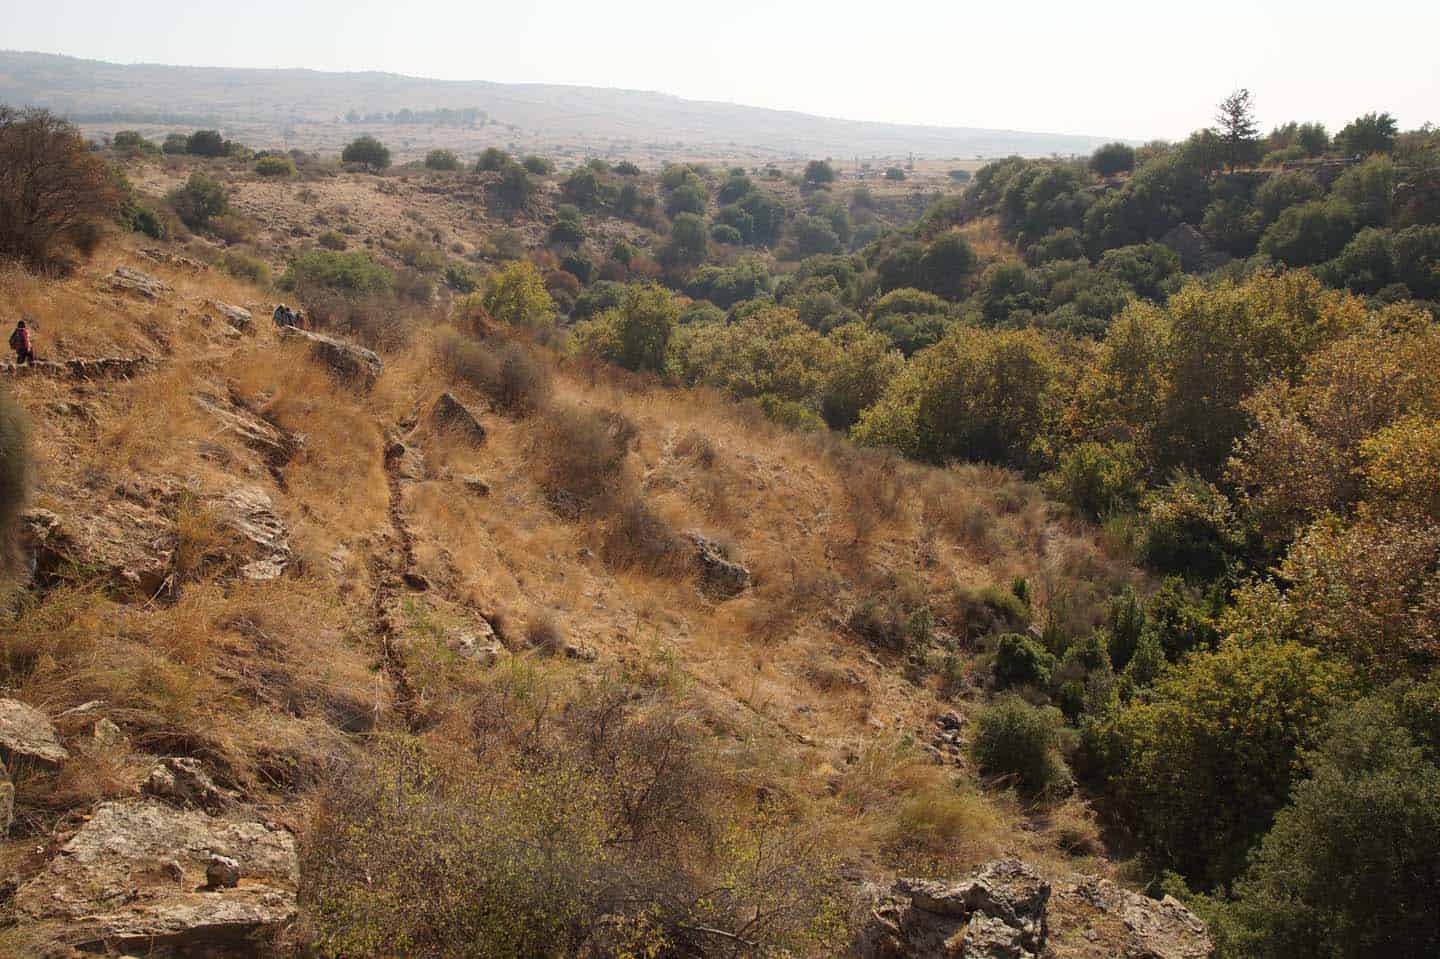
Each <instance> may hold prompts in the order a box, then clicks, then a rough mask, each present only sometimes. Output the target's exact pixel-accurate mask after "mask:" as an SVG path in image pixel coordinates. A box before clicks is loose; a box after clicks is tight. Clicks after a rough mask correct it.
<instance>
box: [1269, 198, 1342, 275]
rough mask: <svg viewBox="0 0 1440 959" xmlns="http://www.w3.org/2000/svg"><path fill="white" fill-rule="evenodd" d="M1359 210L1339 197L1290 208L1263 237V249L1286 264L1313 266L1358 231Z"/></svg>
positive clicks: (1322, 260) (1336, 252) (1333, 253)
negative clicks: (1357, 214)
mask: <svg viewBox="0 0 1440 959" xmlns="http://www.w3.org/2000/svg"><path fill="white" fill-rule="evenodd" d="M1355 226H1356V223H1355V210H1354V208H1353V207H1351V206H1350V204H1348V203H1346V202H1344V201H1343V200H1339V199H1336V198H1333V197H1332V198H1331V199H1329V200H1312V201H1311V202H1309V203H1301V204H1299V205H1297V206H1292V207H1289V208H1288V209H1286V210H1285V211H1284V212H1283V213H1281V214H1280V216H1279V217H1278V218H1277V219H1276V220H1275V222H1274V223H1272V224H1270V226H1269V227H1268V228H1267V229H1266V230H1265V232H1264V234H1262V235H1261V237H1260V250H1261V252H1263V253H1264V254H1265V255H1266V256H1270V257H1273V258H1274V259H1276V260H1279V261H1280V262H1281V263H1284V264H1285V265H1286V266H1313V265H1314V264H1316V263H1323V262H1324V261H1325V260H1328V259H1330V258H1332V257H1334V256H1336V255H1338V254H1339V253H1340V251H1341V250H1343V249H1344V248H1345V244H1346V243H1349V242H1350V238H1351V237H1352V236H1354V235H1355Z"/></svg>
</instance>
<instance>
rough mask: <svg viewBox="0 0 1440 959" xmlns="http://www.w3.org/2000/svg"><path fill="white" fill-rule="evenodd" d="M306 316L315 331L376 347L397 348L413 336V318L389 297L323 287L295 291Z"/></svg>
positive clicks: (376, 348)
mask: <svg viewBox="0 0 1440 959" xmlns="http://www.w3.org/2000/svg"><path fill="white" fill-rule="evenodd" d="M295 295H296V298H297V299H298V300H299V301H300V302H301V303H303V304H304V305H305V316H306V319H307V320H308V321H309V322H310V324H311V325H312V326H313V327H315V328H316V329H318V330H326V331H329V332H332V333H338V334H341V335H343V336H346V337H348V338H350V339H353V340H355V341H357V342H359V343H362V344H364V345H365V346H367V347H369V348H371V349H375V350H396V349H400V348H402V347H404V346H406V345H407V344H408V343H409V342H410V340H411V339H413V337H414V328H415V325H416V320H415V318H414V317H412V316H410V315H409V314H407V313H406V311H405V310H404V309H403V308H402V307H401V306H400V304H399V302H398V301H396V300H395V299H394V298H392V297H383V296H368V297H355V296H345V295H343V294H340V293H337V292H335V291H334V290H327V289H324V288H322V287H315V288H303V289H300V290H297V291H296V293H295Z"/></svg>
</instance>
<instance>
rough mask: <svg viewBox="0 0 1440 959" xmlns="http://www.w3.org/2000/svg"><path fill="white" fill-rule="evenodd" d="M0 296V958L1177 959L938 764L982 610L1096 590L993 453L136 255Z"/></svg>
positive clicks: (1080, 541) (1066, 820) (1104, 865)
mask: <svg viewBox="0 0 1440 959" xmlns="http://www.w3.org/2000/svg"><path fill="white" fill-rule="evenodd" d="M0 301H3V302H4V303H6V304H7V310H8V311H13V312H14V313H16V314H20V315H24V316H27V317H30V318H31V319H32V321H33V326H34V328H35V331H36V343H37V348H38V352H39V354H40V359H41V362H40V363H38V364H36V365H35V366H34V367H28V368H21V369H15V368H14V367H9V366H7V367H5V368H4V374H5V379H6V381H7V383H6V388H8V389H10V390H12V391H13V393H14V395H15V396H16V397H17V398H18V400H19V402H20V404H21V405H22V406H23V407H24V409H25V410H26V412H27V413H28V416H29V419H30V426H31V430H32V434H33V447H34V456H35V464H34V478H35V482H34V490H33V496H32V498H31V501H30V503H29V504H28V508H27V510H26V512H25V513H24V515H23V530H22V534H23V535H22V540H23V543H24V555H23V556H22V557H21V560H20V562H19V564H18V566H19V568H18V570H17V576H16V578H17V579H18V583H17V587H16V588H17V592H16V594H15V600H14V601H13V603H12V604H11V605H10V606H9V608H8V609H7V612H6V613H5V618H4V621H3V626H0V630H3V631H0V649H3V657H0V754H3V756H4V759H5V766H6V769H7V771H8V783H6V784H5V785H3V786H0V825H3V826H4V827H5V836H6V838H5V839H4V840H3V841H0V890H3V893H0V895H3V918H0V922H3V929H0V954H6V955H42V954H53V955H66V954H69V953H68V951H67V950H69V949H72V948H78V949H81V950H85V951H90V952H94V951H100V950H108V951H116V950H118V951H120V952H130V953H139V954H167V953H170V952H178V953H181V954H195V955H257V954H266V955H268V954H276V955H289V954H296V953H304V954H314V953H318V954H323V955H336V956H339V955H374V954H407V955H440V954H454V955H458V954H474V955H480V954H487V955H489V954H494V955H500V954H504V955H539V954H550V953H549V952H545V951H544V950H553V949H554V948H555V946H554V945H553V943H556V942H564V943H569V944H571V945H570V946H567V947H565V949H568V950H570V951H573V952H575V953H584V954H587V955H614V954H634V953H627V952H626V950H627V949H635V948H638V946H637V943H639V944H645V945H646V947H647V948H651V947H653V949H655V950H656V951H653V952H651V953H649V954H666V955H670V954H674V955H710V954H715V955H720V954H725V955H740V954H771V953H774V952H775V951H776V950H779V949H781V948H788V949H790V950H792V953H793V954H801V955H835V954H841V953H844V952H846V951H847V950H855V951H856V952H858V953H860V954H864V955H875V956H907V955H913V956H929V955H937V956H938V955H947V956H950V955H959V956H995V957H999V956H1038V955H1045V956H1056V957H1066V956H1095V957H1099V956H1114V955H1122V954H1123V955H1126V956H1134V957H1142V956H1157V957H1166V959H1169V957H1200V956H1204V955H1206V954H1208V948H1209V947H1208V941H1207V939H1206V937H1205V933H1204V929H1203V927H1201V926H1199V925H1198V923H1197V921H1196V920H1195V919H1194V917H1193V916H1190V915H1189V914H1188V913H1187V912H1185V910H1184V909H1183V908H1182V907H1181V906H1179V904H1178V903H1175V902H1174V901H1173V900H1167V901H1165V902H1163V903H1162V902H1156V901H1154V900H1150V899H1146V898H1144V897H1142V896H1139V895H1138V894H1136V893H1134V892H1131V891H1127V890H1126V889H1125V887H1124V871H1123V869H1121V868H1120V867H1118V866H1117V865H1116V864H1114V863H1112V862H1111V861H1110V860H1109V859H1108V858H1107V856H1106V855H1105V848H1104V844H1103V843H1102V841H1101V838H1100V836H1099V833H1098V830H1097V828H1096V827H1095V825H1094V819H1093V816H1092V814H1091V813H1090V811H1089V809H1088V807H1087V805H1086V804H1085V803H1084V802H1083V801H1082V800H1081V799H1080V798H1079V797H1078V796H1074V795H1072V796H1069V797H1063V796H1062V797H1055V798H1052V799H1051V800H1049V801H1046V802H1043V803H1039V802H1034V801H1032V800H1030V799H1026V798H1022V797H1021V796H1019V795H1018V794H1017V793H1016V792H1014V791H1013V789H1010V788H1008V787H1009V785H1010V784H1009V783H1008V782H1006V781H1004V780H995V779H990V778H987V777H985V776H982V775H981V773H980V772H979V771H978V770H977V769H976V767H975V765H974V760H973V759H972V758H971V754H970V752H969V750H968V748H967V747H968V745H969V743H970V741H971V739H972V737H973V726H974V723H973V721H972V720H973V716H974V713H975V711H976V710H978V709H979V708H980V707H981V706H982V705H983V703H984V702H985V701H986V700H987V698H988V697H989V695H990V692H989V690H987V688H986V683H987V681H988V676H989V675H990V671H989V669H988V666H987V657H988V656H989V653H990V650H991V649H992V648H993V635H994V634H995V633H997V632H999V631H1001V630H1003V629H1016V630H1023V629H1025V628H1027V627H1030V626H1032V625H1033V626H1034V628H1036V629H1038V628H1039V624H1042V623H1046V624H1058V623H1063V621H1065V620H1066V619H1067V618H1075V619H1077V620H1083V621H1086V622H1087V625H1088V624H1089V620H1091V619H1094V618H1097V617H1098V616H1099V615H1100V612H1099V610H1100V609H1101V607H1102V601H1103V598H1104V597H1106V596H1108V595H1110V593H1111V592H1112V591H1113V590H1114V589H1115V588H1116V587H1118V586H1119V585H1120V584H1123V583H1128V582H1136V581H1138V579H1139V574H1138V573H1137V572H1136V571H1135V570H1134V569H1133V568H1131V567H1129V566H1127V565H1126V564H1125V563H1123V562H1121V561H1119V560H1116V559H1112V558H1110V557H1109V556H1107V554H1106V553H1105V551H1104V550H1103V549H1102V548H1101V546H1100V545H1099V544H1098V543H1097V541H1096V540H1095V538H1094V536H1093V531H1091V530H1089V529H1087V528H1086V527H1085V526H1083V525H1082V524H1080V523H1079V522H1078V521H1076V520H1073V519H1071V518H1069V517H1068V516H1067V515H1065V514H1064V513H1062V512H1061V511H1058V510H1057V509H1055V508H1053V507H1052V506H1050V505H1049V504H1047V503H1046V501H1045V500H1044V499H1043V497H1042V496H1040V494H1039V493H1038V492H1037V491H1036V490H1035V489H1033V488H1032V487H1030V486H1027V485H1026V484H1023V483H1022V482H1020V481H1019V480H1018V479H1016V478H1015V477H1014V476H1013V475H1011V474H1008V473H1005V472H1003V471H999V470H991V469H985V468H978V467H969V468H963V469H956V470H951V471H937V470H930V469H922V468H920V467H917V466H913V465H908V464H904V463H900V462H897V461H895V460H893V459H890V458H887V457H884V456H881V455H878V454H862V453H860V452H857V451H855V450H853V449H851V448H850V447H848V446H846V445H844V444H841V443H840V442H838V441H836V440H833V439H831V438H829V437H828V435H815V434H797V433H790V432H786V431H783V430H781V429H780V428H779V427H777V426H775V425H774V424H772V423H771V422H769V421H768V420H765V419H764V418H763V417H761V416H760V415H758V414H757V413H753V412H751V411H748V410H745V409H742V408H739V407H736V406H734V405H732V404H730V403H728V402H726V401H723V400H721V399H719V398H717V397H715V396H713V395H710V394H707V393H704V392H680V391H675V390H668V389H661V388H659V387H656V386H653V385H648V384H646V383H644V382H640V381H636V380H632V379H629V378H622V377H619V376H618V375H617V374H615V373H614V372H613V371H608V370H605V369H597V368H594V367H590V366H577V365H573V364H572V363H558V362H557V361H556V360H555V359H554V358H553V357H551V356H550V355H549V354H548V353H547V352H546V350H545V349H544V348H543V347H540V346H537V345H534V344H529V343H525V342H520V341H510V340H506V339H504V338H501V337H498V336H496V335H493V334H490V335H488V336H486V335H485V331H477V330H465V331H459V330H454V329H451V328H449V327H445V326H440V325H432V324H434V323H435V322H436V321H435V320H433V318H432V319H426V318H423V317H419V318H416V319H415V323H416V326H415V328H414V330H413V334H412V335H410V336H408V337H407V338H406V345H405V346H404V347H403V348H397V349H390V350H387V351H384V352H382V353H378V354H377V353H375V352H371V351H370V350H369V349H366V348H365V347H363V346H360V345H358V344H354V343H349V342H346V341H343V340H339V339H335V338H332V337H329V336H327V335H325V334H320V333H313V332H306V331H295V332H288V333H287V335H285V336H281V335H280V331H277V330H276V329H275V327H274V326H273V324H272V323H271V321H270V318H269V313H270V309H271V306H272V304H271V303H269V302H266V301H265V297H264V295H263V294H261V293H260V292H259V291H258V290H257V289H255V288H252V287H249V286H247V285H245V284H244V283H243V282H241V281H238V280H235V279H233V278H230V277H227V276H224V275H222V274H219V273H218V272H214V271H211V270H209V269H207V268H205V267H203V266H202V265H200V264H198V263H195V262H193V261H190V260H187V259H185V258H184V257H179V256H175V255H173V254H171V253H168V252H166V251H164V250H150V251H145V250H141V249H140V248H139V247H138V246H129V245H125V246H122V245H111V246H108V247H106V248H104V249H102V251H101V252H100V254H99V255H98V256H97V258H96V259H95V260H94V261H93V264H92V266H91V267H87V268H84V269H81V270H80V271H79V272H77V273H76V274H75V275H73V276H71V277H70V278H68V279H65V280H50V279H44V278H39V277H36V276H33V275H30V274H26V273H23V272H20V271H18V270H11V271H8V272H5V273H3V274H0ZM6 318H7V319H9V316H8V313H7V317H6ZM479 797H484V798H479ZM536 822H541V823H549V824H553V825H554V827H555V828H553V829H552V828H550V827H549V826H546V827H544V828H541V827H537V826H535V823H536ZM537 829H538V832H537V831H536V830H537ZM536 836H543V837H545V843H548V844H552V845H544V844H542V846H537V843H536V840H535V837H536ZM507 837H512V838H514V843H513V845H505V843H506V842H508V841H509V840H508V839H507ZM587 837H588V838H587ZM592 840H593V841H592ZM567 843H568V844H569V845H567ZM497 844H498V845H497ZM542 847H543V848H544V849H547V850H550V853H552V854H547V855H546V856H543V857H541V858H540V859H537V860H532V859H528V858H526V856H527V855H531V854H534V850H535V849H537V848H542ZM535 855H538V854H535ZM1005 857H1012V858H1005ZM499 863H505V864H507V868H511V869H513V870H515V871H514V872H512V873H504V874H501V873H496V872H494V871H493V870H494V869H498V868H499V867H498V865H497V864H499ZM516 863H519V865H515V864H516ZM556 863H562V864H563V865H564V868H563V869H557V868H556ZM986 863H990V865H985V864H986ZM527 864H528V865H527ZM982 867H983V868H982ZM977 870H978V871H977ZM966 876H969V877H970V878H968V879H965V880H964V881H961V879H962V877H966ZM898 877H924V878H923V879H920V878H906V879H904V881H901V882H898V883H897V882H896V880H897V878H898ZM616 889H620V890H622V892H623V894H619V893H615V892H614V891H615V890H616ZM887 890H888V892H886V891H887ZM507 896H511V897H512V898H510V899H507V898H506V897H507ZM635 902H643V903H647V904H649V905H646V906H645V908H643V909H637V908H635V907H634V905H633V904H634V903H635ZM476 903H482V904H484V905H485V907H486V908H485V909H484V910H481V911H480V912H478V913H474V914H472V911H467V910H472V907H475V904H476ZM595 903H603V904H604V905H605V909H604V912H603V914H599V908H600V907H599V906H596V905H594V904H595ZM587 910H588V911H587ZM446 917H449V918H448V919H447V918H446ZM497 917H500V918H497ZM516 917H520V918H516ZM462 919H463V922H462ZM502 919H503V925H504V928H503V934H502V932H496V931H495V930H496V929H499V926H497V925H496V924H497V923H501V922H502ZM422 920H423V921H422ZM522 920H523V921H522ZM447 923H448V925H447ZM467 923H468V924H467ZM537 930H538V931H537ZM491 935H494V936H496V937H497V938H493V939H486V938H483V937H485V936H491ZM452 936H453V937H458V938H454V939H451V938H447V937H452ZM477 937H480V938H477ZM502 941H503V942H505V943H507V945H506V947H505V949H500V948H499V947H497V948H496V950H495V951H494V952H490V951H488V950H487V949H485V948H480V949H479V951H475V950H476V949H477V948H478V947H477V946H476V945H475V943H476V942H502ZM457 942H466V943H469V945H468V946H463V947H462V946H457V945H455V943H457ZM547 942H548V943H551V945H546V946H544V947H543V949H542V947H541V946H540V945H537V943H547ZM377 944H385V945H377ZM46 950H50V951H49V952H47V951H46ZM306 950H311V951H312V952H311V953H305V951H306ZM466 950H469V951H466ZM506 950H508V951H506Z"/></svg>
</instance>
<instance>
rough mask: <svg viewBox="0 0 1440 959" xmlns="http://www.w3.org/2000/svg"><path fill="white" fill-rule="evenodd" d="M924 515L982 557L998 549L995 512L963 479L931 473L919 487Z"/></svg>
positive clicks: (935, 526)
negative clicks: (962, 481)
mask: <svg viewBox="0 0 1440 959" xmlns="http://www.w3.org/2000/svg"><path fill="white" fill-rule="evenodd" d="M920 503H921V511H922V512H921V519H922V522H924V523H925V524H926V525H927V526H930V527H933V528H936V529H939V530H941V531H943V532H944V533H945V535H947V536H949V537H950V538H951V539H952V540H954V541H955V542H957V543H961V544H963V545H965V546H967V547H969V549H970V550H971V551H972V552H973V553H975V554H976V555H977V556H979V557H981V558H986V557H989V556H992V555H994V554H995V552H996V551H997V545H996V542H995V535H994V530H995V515H994V514H993V513H992V512H991V511H990V508H989V507H988V506H986V505H985V504H984V503H982V502H981V501H980V500H979V499H978V498H977V497H976V496H975V494H974V492H973V491H972V490H971V489H969V488H967V487H966V486H965V485H964V484H962V483H961V482H960V481H958V480H956V479H955V478H954V477H952V476H951V475H949V474H943V473H936V474H932V475H931V476H930V477H929V479H928V480H927V481H926V482H925V483H924V485H922V486H921V487H920Z"/></svg>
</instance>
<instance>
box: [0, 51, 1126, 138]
mask: <svg viewBox="0 0 1440 959" xmlns="http://www.w3.org/2000/svg"><path fill="white" fill-rule="evenodd" d="M0 102H4V103H7V104H10V105H12V106H20V105H36V106H44V107H48V108H50V109H52V110H55V111H57V112H60V113H64V114H66V115H69V116H71V117H73V118H74V119H76V120H77V122H80V123H82V124H87V123H90V124H104V123H107V122H110V121H114V122H135V123H153V124H159V125H165V124H175V125H194V124H195V123H198V122H208V123H212V124H216V125H224V124H234V125H244V126H250V127H252V128H253V127H254V126H255V125H261V126H263V127H274V128H275V130H276V131H277V132H276V134H275V135H276V136H277V137H278V136H279V135H280V134H279V130H280V129H281V128H286V130H287V131H295V132H294V139H296V140H301V141H303V140H305V139H307V138H306V137H305V135H304V131H303V130H300V129H298V128H303V127H305V126H307V125H319V124H332V125H333V124H335V123H337V122H339V121H341V120H342V119H343V118H344V117H345V116H346V115H347V114H350V113H351V111H354V112H355V113H356V114H358V115H359V116H360V117H362V118H363V117H364V116H366V115H375V114H387V113H397V112H399V111H402V110H408V111H422V112H433V111H437V110H446V111H460V110H472V111H480V112H483V114H484V115H485V116H486V118H487V119H488V121H489V123H490V124H491V125H492V126H499V127H501V128H502V129H504V130H505V131H507V132H508V133H510V134H513V135H515V136H518V137H520V138H523V139H526V140H539V141H544V142H551V143H574V144H577V145H578V144H604V143H611V144H636V145H639V144H668V145H671V146H674V145H679V144H684V145H685V146H687V147H690V148H694V149H704V148H710V149H726V148H736V147H745V148H750V149H755V150H760V151H765V152H769V153H774V154H789V155H796V156H801V155H805V156H816V155H834V156H839V157H867V156H900V155H905V154H910V153H913V154H915V155H917V156H920V157H975V156H996V155H1004V154H1010V153H1020V154H1023V155H1031V156H1035V155H1048V154H1052V153H1059V154H1080V153H1089V152H1090V151H1092V150H1093V149H1094V148H1095V147H1096V146H1098V145H1100V144H1101V143H1104V142H1107V141H1108V140H1110V139H1114V138H1113V137H1098V136H1077V135H1070V134H1053V133H1029V132H1022V131H1015V130H992V129H980V128H968V127H931V126H920V125H911V124H891V123H880V122H873V121H856V120H839V119H833V118H828V117H819V116H814V115H811V114H806V113H798V112H793V111H786V110H773V109H767V108H762V107H749V106H740V105H736V104H731V103H721V102H714V101H700V100H685V99H682V98H680V97H676V96H671V95H669V94H663V93H653V92H646V91H639V90H620V89H609V88H602V87H579V86H564V85H556V84H541V83H492V82H487V81H479V80H477V81H454V80H431V79H425V78H422V77H409V76H401V75H399V74H391V73H377V72H365V73H327V72H321V71H315V70H304V69H237V68H228V67H192V66H163V65H154V64H134V65H123V64H116V63H106V62H103V61H99V60H82V59H78V58H75V57H67V56H58V55H54V54H45V53H29V52H18V51H0ZM379 122H384V121H379ZM351 125H358V126H364V125H365V121H364V120H363V119H361V120H360V121H359V123H358V124H351ZM260 145H264V144H260Z"/></svg>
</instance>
